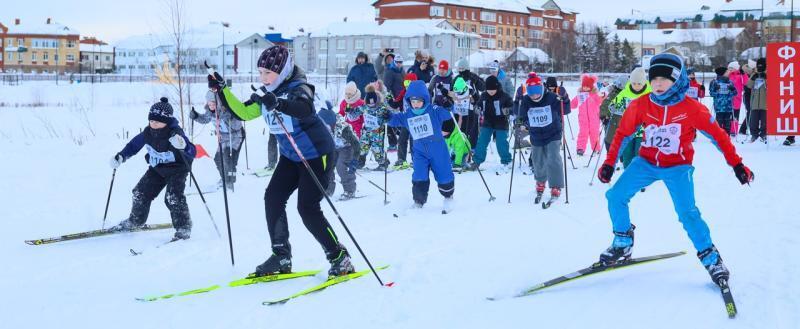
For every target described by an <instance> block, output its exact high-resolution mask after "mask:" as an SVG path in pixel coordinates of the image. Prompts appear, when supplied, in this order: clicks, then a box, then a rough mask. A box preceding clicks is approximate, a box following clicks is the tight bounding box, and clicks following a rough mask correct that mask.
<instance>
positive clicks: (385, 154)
mask: <svg viewBox="0 0 800 329" xmlns="http://www.w3.org/2000/svg"><path fill="white" fill-rule="evenodd" d="M388 131H389V124H388V123H384V124H383V139H382V140H381V146H383V165H384V166H383V192H384V193H383V205H384V206H385V205H387V204H389V200H388V198H389V193H388V192H386V191H387V190H388V189H389V187H388V180H389V177H388V176H389V153H388V152H387V151H386V144H385V143H386V133H387V132H388Z"/></svg>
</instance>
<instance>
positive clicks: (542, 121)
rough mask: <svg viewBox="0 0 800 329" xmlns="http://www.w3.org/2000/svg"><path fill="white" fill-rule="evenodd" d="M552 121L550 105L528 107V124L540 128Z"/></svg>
mask: <svg viewBox="0 0 800 329" xmlns="http://www.w3.org/2000/svg"><path fill="white" fill-rule="evenodd" d="M551 123H553V111H552V110H551V109H550V105H547V106H544V107H531V108H530V109H528V125H530V126H531V127H536V128H541V127H546V126H549V125H550V124H551Z"/></svg>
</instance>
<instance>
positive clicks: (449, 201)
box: [442, 196, 453, 215]
mask: <svg viewBox="0 0 800 329" xmlns="http://www.w3.org/2000/svg"><path fill="white" fill-rule="evenodd" d="M451 211H453V197H452V196H450V197H447V198H444V202H442V215H446V214H448V213H450V212H451Z"/></svg>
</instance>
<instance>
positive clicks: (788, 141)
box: [783, 136, 794, 146]
mask: <svg viewBox="0 0 800 329" xmlns="http://www.w3.org/2000/svg"><path fill="white" fill-rule="evenodd" d="M783 145H784V146H792V145H794V136H789V137H786V140H784V141H783Z"/></svg>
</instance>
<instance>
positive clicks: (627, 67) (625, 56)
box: [620, 39, 639, 72]
mask: <svg viewBox="0 0 800 329" xmlns="http://www.w3.org/2000/svg"><path fill="white" fill-rule="evenodd" d="M638 62H639V61H638V60H637V57H636V55H635V54H634V53H633V47H631V44H630V43H628V39H625V40H624V41H622V63H621V64H620V65H621V66H622V69H623V72H628V71H631V70H633V66H634V65H635V64H638Z"/></svg>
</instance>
